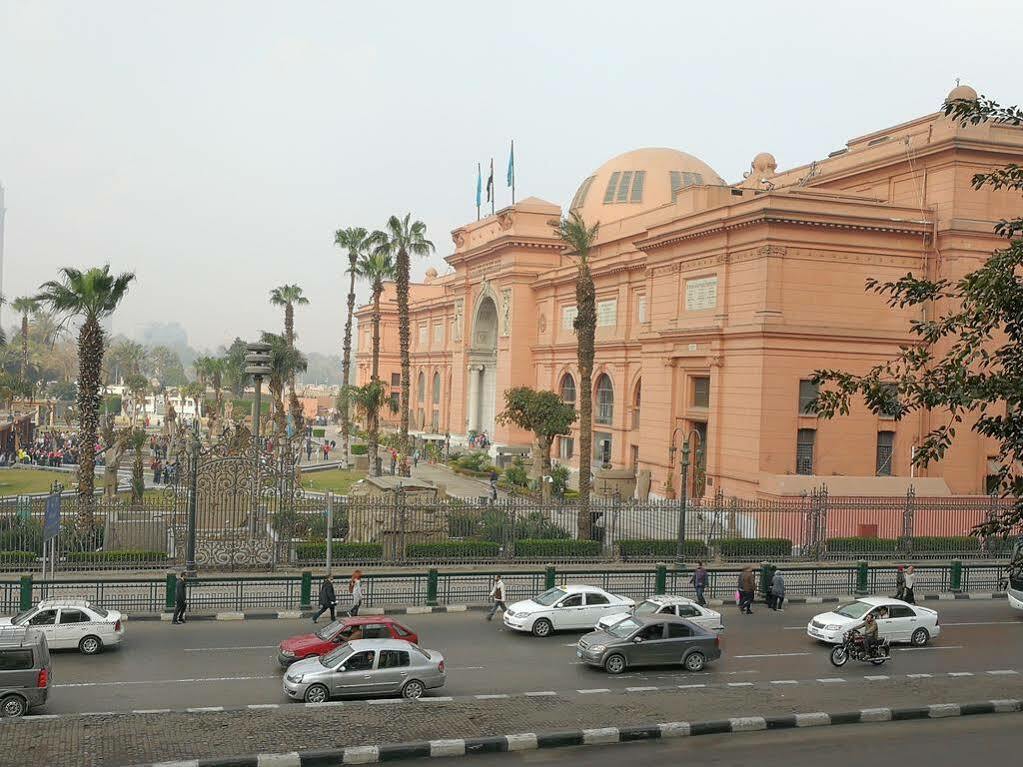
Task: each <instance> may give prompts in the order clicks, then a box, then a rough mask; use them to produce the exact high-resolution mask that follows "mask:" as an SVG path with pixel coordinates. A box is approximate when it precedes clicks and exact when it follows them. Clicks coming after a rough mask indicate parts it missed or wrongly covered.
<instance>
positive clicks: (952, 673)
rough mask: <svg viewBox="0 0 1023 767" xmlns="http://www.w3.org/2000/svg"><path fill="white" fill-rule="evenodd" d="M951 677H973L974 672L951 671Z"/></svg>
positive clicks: (949, 673)
mask: <svg viewBox="0 0 1023 767" xmlns="http://www.w3.org/2000/svg"><path fill="white" fill-rule="evenodd" d="M948 675H949V676H973V672H972V671H949V672H948Z"/></svg>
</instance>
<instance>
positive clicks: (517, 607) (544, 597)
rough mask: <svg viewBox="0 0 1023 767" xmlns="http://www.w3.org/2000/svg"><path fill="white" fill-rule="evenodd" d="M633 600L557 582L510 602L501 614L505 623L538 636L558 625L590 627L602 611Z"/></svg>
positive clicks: (557, 628)
mask: <svg viewBox="0 0 1023 767" xmlns="http://www.w3.org/2000/svg"><path fill="white" fill-rule="evenodd" d="M635 604H636V603H635V601H634V600H632V599H629V598H628V597H623V596H619V595H618V594H612V593H610V592H608V591H604V589H602V588H598V587H597V586H558V587H556V588H553V589H548V590H547V591H545V592H544V593H543V594H540V596H537V597H533V598H532V599H526V600H524V601H522V602H516V603H515V604H513V605H510V606H509V607H508V611H507V612H506V613H505V614H504V625H505V626H507V627H508V628H510V629H512V630H514V631H529V632H532V633H533V635H534V636H538V637H545V636H550V634H551V632H553V631H560V630H561V629H586V630H589V629H591V628H592V627H593V625H594V624H595V623H596V622H597V621H599V620H600V619H601V618H602V617H604V616H605V615H611V614H613V613H621V612H628V611H629V610H630V609H632V607H633V605H635Z"/></svg>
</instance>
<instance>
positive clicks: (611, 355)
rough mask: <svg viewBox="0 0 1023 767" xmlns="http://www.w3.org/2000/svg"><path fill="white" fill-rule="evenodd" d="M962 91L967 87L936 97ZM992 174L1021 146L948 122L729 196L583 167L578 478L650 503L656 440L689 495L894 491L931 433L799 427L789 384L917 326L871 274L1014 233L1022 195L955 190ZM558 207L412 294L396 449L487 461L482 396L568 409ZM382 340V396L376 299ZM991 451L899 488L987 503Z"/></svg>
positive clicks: (679, 178)
mask: <svg viewBox="0 0 1023 767" xmlns="http://www.w3.org/2000/svg"><path fill="white" fill-rule="evenodd" d="M974 96H975V94H974V92H973V90H972V89H970V88H968V87H966V86H960V87H959V88H957V89H956V91H953V93H952V94H950V97H965V98H970V97H974ZM767 148H768V149H769V147H767ZM1010 162H1016V163H1021V162H1023V129H1020V128H1013V127H1008V126H1002V125H994V124H983V125H979V126H968V127H962V126H960V125H958V124H956V123H954V122H952V121H950V120H949V119H947V118H945V117H944V116H943V115H941V114H940V113H938V114H929V115H925V116H923V117H920V118H917V119H914V120H910V121H909V122H905V123H902V124H900V125H896V126H893V127H890V128H883V129H880V130H878V131H876V132H873V133H870V134H868V135H865V136H860V137H858V138H854V139H852V140H850V141H849V142H848V143H847V144H846V146H845V147H844V148H842V149H840V150H838V151H836V152H832V153H831V154H829V155H828V156H827V157H825V158H822V159H820V160H818V161H816V162H814V163H811V164H810V165H806V166H802V167H799V168H793V169H791V170H779V169H778V168H777V167H776V164H775V159H774V157H773V156H772V155H770V154H768V153H766V152H765V153H762V154H759V155H757V156H756V157H755V158H753V161H752V163H751V169H750V172H749V174H748V176H747V177H746V178H745V179H744V180H742V181H740V182H739V183H731V184H730V183H728V182H727V181H725V180H724V179H722V178H721V177H720V176H719V175H718V174H717V173H716V172H715V171H714V169H713V168H711V167H710V166H708V165H707V164H706V163H704V162H702V161H701V160H699V159H698V158H697V157H694V156H693V155H691V154H686V153H685V152H681V151H678V150H676V149H638V150H635V151H631V152H626V153H625V154H621V155H619V156H617V157H614V158H612V159H611V160H609V161H607V162H606V163H604V164H603V165H601V166H600V167H598V168H597V169H596V170H595V171H594V172H593V173H592V174H591V175H589V176H588V177H586V178H585V179H583V180H582V183H581V184H580V185H579V188H578V191H577V192H576V194H575V197H574V198H573V199H572V200H571V202H570V206H569V208H570V209H571V210H577V211H578V212H579V213H580V214H581V215H582V216H583V218H584V219H585V220H586V222H587V223H589V224H593V223H598V222H599V224H600V233H599V238H598V241H597V244H596V246H595V248H594V250H593V252H592V254H591V257H592V268H593V275H594V280H595V283H596V290H597V326H598V327H597V341H596V362H595V367H594V376H593V382H594V392H593V402H594V406H593V415H594V418H593V420H594V423H593V432H594V469H595V470H596V469H598V468H600V467H601V466H602V465H604V466H606V465H607V464H608V463H609V464H610V466H611V467H613V468H614V469H616V470H619V471H618V472H616V473H619V474H620V472H621V471H622V470H626V471H627V470H634V471H635V472H636V473H637V474H638V475H639V476H641V477H642V478H643V481H642V482H641V485H642V486H643V487H644V489H645V486H646V483H647V479H648V481H649V493H650V494H651V495H652V496H654V497H666V496H671V495H672V494H673V493H674V491H675V489H677V488H678V486H679V471H680V469H679V463H680V461H679V460H678V451H675V453H674V454H673V452H672V451H671V450H670V447H671V444H672V441H673V440H674V444H675V445H676V446H678V445H680V444H681V441H682V433H684V432H688V431H693V430H695V431H696V432H697V433H698V434H699V435H700V436H701V437H703V443H704V445H705V454H704V456H703V458H702V460H703V462H704V464H705V472H706V487H705V492H707V493H713V492H716V491H718V490H720V491H722V492H723V493H725V494H726V495H735V496H740V497H763V496H777V495H791V494H797V493H799V492H800V491H802V490H805V489H808V488H810V487H813V486H815V485H819V484H821V483H822V482H825V481H826V482H827V484H828V486H829V489H832V491H833V492H835V491H837V492H839V493H841V494H857V495H886V494H901V493H904V492H905V490H906V487H907V485H908V484H909V483H910V481H911V480H910V475H911V468H910V458H911V451H912V448H913V445H914V443H916V442H917V441H918V440H919V439H920V437H921V435H922V434H924V433H926V432H927V431H928V430H929V429H930V428H932V426H934V425H936V424H937V423H939V419H940V418H941V415H940V414H939V413H930V414H927V413H923V414H911V415H910V416H908V417H906V418H904V419H903V420H901V421H895V420H893V419H890V418H885V417H883V416H877V415H874V414H872V413H870V412H869V410H868V409H867V408H866V406H865V405H862V403H861V404H860V406H859V407H856V408H854V410H853V412H852V413H851V414H850V415H849V416H848V417H840V418H836V419H834V420H831V421H826V420H818V419H817V418H816V417H815V416H814V415H813V414H812V413H808V412H806V409H805V408H804V407H802V405H801V403H805V401H806V400H807V398H809V397H810V396H812V394H813V392H812V389H811V387H810V385H809V382H808V381H807V379H808V378H809V376H810V375H811V373H812V371H814V370H815V369H818V368H821V367H831V368H839V369H845V370H850V371H857V372H864V371H866V370H867V368H868V367H869V366H871V365H873V364H875V363H878V362H880V361H882V360H885V359H888V358H890V357H891V356H893V355H894V354H895V353H896V352H897V350H898V348H899V345H900V344H905V343H907V342H909V341H910V340H911V336H910V334H909V332H908V327H909V323H910V321H911V320H912V319H914V317H917V318H919V317H920V316H921V315H920V313H919V311H917V312H916V313H913V312H911V311H907V310H898V309H889V308H888V307H887V306H886V305H885V304H884V301H883V299H882V298H881V297H879V296H877V295H875V294H873V293H868V292H866V290H865V289H864V285H865V282H866V280H867V279H868V278H871V277H873V278H876V279H880V280H888V279H893V278H896V277H899V276H901V275H904V274H906V273H907V272H913V273H916V274H926V275H929V276H931V277H945V278H950V279H955V278H957V277H959V276H961V275H963V274H964V273H966V272H967V271H970V270H972V269H974V268H976V267H977V266H978V265H979V264H980V263H981V262H982V261H983V260H984V258H985V257H986V256H987V255H988V254H990V253H991V251H992V250H994V249H996V248H998V247H1002V246H1003V245H1004V240H1001V239H1000V238H997V237H995V236H994V234H993V233H992V227H993V226H994V223H995V222H996V221H998V220H999V219H1002V218H1008V217H1011V216H1018V215H1019V213H1020V207H1021V201H1020V198H1019V195H1018V194H1015V193H1008V192H1000V191H991V190H988V189H985V190H983V191H974V190H973V189H972V188H971V178H972V176H973V175H974V174H975V173H977V172H979V171H983V170H986V169H989V168H991V167H993V166H999V165H1004V164H1006V163H1010ZM563 212H564V211H563V210H562V208H560V207H559V206H558V205H555V204H553V203H550V202H545V201H544V200H539V199H536V198H535V197H530V198H527V199H525V200H522V201H521V202H518V203H516V204H514V205H512V206H510V207H508V208H504V209H502V210H499V211H497V213H496V215H492V216H488V217H486V218H484V219H482V220H480V221H476V222H473V223H470V224H466V225H465V226H463V227H460V228H459V229H456V230H455V231H454V232H453V239H454V251H453V252H452V253H451V254H450V255H449V256H447V258H446V260H447V262H448V263H449V264H450V265H451V266H452V267H453V268H454V272H453V273H451V274H448V275H445V276H442V277H438V276H437V274H436V271H435V270H432V269H431V270H429V271H428V272H427V277H426V280H425V282H424V283H422V284H416V285H413V286H412V289H411V290H412V308H411V311H412V323H411V324H412V422H413V430H414V431H415V432H416V433H417V434H419V435H421V436H424V437H425V438H427V439H430V438H432V439H444V437H445V435H450V440H451V443H452V445H457V444H464V442H465V439H466V435H467V434H469V433H472V432H476V433H479V432H483V433H485V434H486V435H487V437H488V440H489V442H490V443H491V447H490V449H491V451H492V453H493V454H494V456H495V457H500V456H501V455H508V454H509V453H518V452H525V451H527V450H528V447H529V445H530V441H531V439H530V435H529V434H527V433H524V432H522V431H520V430H518V429H516V428H513V427H508V426H502V425H500V424H497V423H496V422H495V415H496V414H497V413H499V412H500V411H501V409H502V406H503V401H504V400H503V392H504V391H505V390H506V389H508V388H509V387H513V386H523V385H525V386H531V387H534V388H541V389H550V390H553V391H556V392H559V393H561V394H562V396H563V397H564V398H565V399H566V400H567V401H570V402H571V401H573V400H575V399H576V397H577V387H578V375H577V366H576V339H575V335H574V332H573V329H572V320H573V317H574V313H575V282H574V281H575V275H576V264H575V262H574V260H573V258H572V257H571V256H570V255H568V254H567V252H566V250H565V248H564V247H563V244H562V243H561V242H560V241H559V240H558V238H557V237H556V236H555V234H554V231H553V230H552V228H551V225H550V222H551V220H552V219H557V218H558V217H559V216H561V215H562V213H563ZM941 310H942V307H941V306H937V307H933V311H935V312H940V311H941ZM370 316H371V307H369V306H366V307H362V308H360V309H359V311H358V319H359V334H360V335H359V343H358V348H359V352H358V357H357V362H358V381H359V383H365V382H367V381H368V380H369V357H370V349H371V342H370V324H371V323H370ZM381 337H382V341H381V348H382V352H381V367H380V370H381V379H382V380H383V382H384V384H385V385H389V386H390V389H389V391H390V392H392V393H393V396H395V397H396V396H397V392H398V390H399V386H398V384H399V377H398V374H399V370H400V367H399V360H398V329H397V315H396V311H395V303H394V290H393V286H388V290H387V291H386V292H385V294H384V297H383V317H382V328H381ZM385 418H392V419H393V418H394V416H392V415H391V414H390V413H389V412H388V413H386V414H385ZM577 443H578V425H577V427H576V429H575V432H574V433H573V435H572V436H570V437H564V438H561V439H560V440H558V441H557V442H556V444H555V446H554V456H555V458H556V460H558V461H559V462H561V463H565V464H567V465H569V466H570V467H572V468H573V470H575V469H576V468H577V456H576V445H577ZM693 444H694V446H695V444H696V440H695V439H694V441H693ZM996 452H997V451H996V450H995V449H994V446H993V445H992V444H991V443H989V442H988V441H986V440H985V439H983V438H981V437H979V436H977V435H976V434H973V433H972V432H969V431H968V429H967V428H963V429H960V430H959V435H958V438H957V440H956V442H955V444H954V446H953V447H952V449H951V450H950V451H949V452H948V454H947V456H946V458H945V460H944V461H943V462H942V463H941V464H939V465H932V466H930V467H928V468H927V469H926V470H924V471H920V470H916V471H915V474H916V476H915V477H914V478H913V479H912V482H913V483H914V485H915V486H916V488H917V490H918V492H920V493H922V494H926V495H942V494H948V493H953V494H981V493H984V492H985V484H986V480H987V477H988V475H989V474H991V473H993V471H994V469H993V466H994V459H995V455H996ZM598 488H599V482H598ZM701 489H702V488H701Z"/></svg>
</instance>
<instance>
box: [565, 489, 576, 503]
mask: <svg viewBox="0 0 1023 767" xmlns="http://www.w3.org/2000/svg"><path fill="white" fill-rule="evenodd" d="M564 499H565V500H566V501H576V500H578V499H579V491H578V490H566V491H565V495H564Z"/></svg>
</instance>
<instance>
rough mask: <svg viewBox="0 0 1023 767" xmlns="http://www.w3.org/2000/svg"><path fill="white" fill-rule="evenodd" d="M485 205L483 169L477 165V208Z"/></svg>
mask: <svg viewBox="0 0 1023 767" xmlns="http://www.w3.org/2000/svg"><path fill="white" fill-rule="evenodd" d="M482 203H483V168H481V167H480V164H479V163H476V207H477V208H478V207H479V206H480V205H481V204H482Z"/></svg>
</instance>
